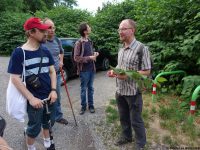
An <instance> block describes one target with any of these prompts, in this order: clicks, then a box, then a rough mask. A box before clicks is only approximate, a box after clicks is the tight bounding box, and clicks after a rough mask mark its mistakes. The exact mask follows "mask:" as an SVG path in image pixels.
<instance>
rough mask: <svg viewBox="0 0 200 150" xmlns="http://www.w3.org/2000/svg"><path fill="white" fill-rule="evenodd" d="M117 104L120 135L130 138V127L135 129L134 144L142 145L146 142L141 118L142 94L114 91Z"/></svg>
mask: <svg viewBox="0 0 200 150" xmlns="http://www.w3.org/2000/svg"><path fill="white" fill-rule="evenodd" d="M116 100H117V106H118V110H119V116H120V123H121V127H122V136H123V137H124V138H127V139H132V129H131V126H132V127H133V129H134V131H135V139H136V144H137V145H139V146H140V147H144V145H145V144H146V132H145V127H144V122H143V119H142V116H141V114H142V105H143V101H142V94H141V93H137V94H136V95H134V96H122V95H120V94H118V93H116Z"/></svg>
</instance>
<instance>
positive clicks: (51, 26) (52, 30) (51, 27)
mask: <svg viewBox="0 0 200 150" xmlns="http://www.w3.org/2000/svg"><path fill="white" fill-rule="evenodd" d="M45 24H47V25H49V29H48V30H47V31H48V32H47V33H48V37H49V38H52V37H53V36H54V35H55V29H56V27H55V25H54V23H53V22H52V21H51V20H47V21H45Z"/></svg>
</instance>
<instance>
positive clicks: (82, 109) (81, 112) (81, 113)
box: [79, 107, 86, 115]
mask: <svg viewBox="0 0 200 150" xmlns="http://www.w3.org/2000/svg"><path fill="white" fill-rule="evenodd" d="M85 110H86V108H84V107H82V108H81V111H80V113H79V114H80V115H83V114H84V113H85Z"/></svg>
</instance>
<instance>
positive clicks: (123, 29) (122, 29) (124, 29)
mask: <svg viewBox="0 0 200 150" xmlns="http://www.w3.org/2000/svg"><path fill="white" fill-rule="evenodd" d="M128 29H133V28H121V29H117V31H118V32H120V31H126V30H128Z"/></svg>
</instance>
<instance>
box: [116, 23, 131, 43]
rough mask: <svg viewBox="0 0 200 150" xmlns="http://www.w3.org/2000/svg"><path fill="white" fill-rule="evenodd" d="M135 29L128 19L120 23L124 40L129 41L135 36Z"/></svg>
mask: <svg viewBox="0 0 200 150" xmlns="http://www.w3.org/2000/svg"><path fill="white" fill-rule="evenodd" d="M134 32H135V29H134V28H133V27H131V25H130V24H129V23H128V21H126V20H125V21H122V22H121V23H120V25H119V29H118V33H119V37H120V40H121V41H122V42H126V41H129V40H130V39H131V38H132V37H133V36H134Z"/></svg>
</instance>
